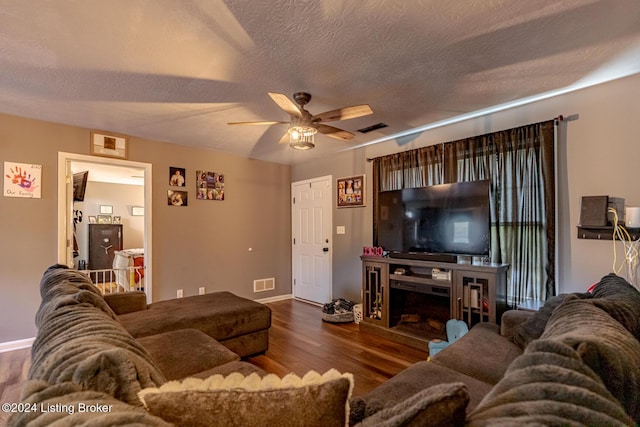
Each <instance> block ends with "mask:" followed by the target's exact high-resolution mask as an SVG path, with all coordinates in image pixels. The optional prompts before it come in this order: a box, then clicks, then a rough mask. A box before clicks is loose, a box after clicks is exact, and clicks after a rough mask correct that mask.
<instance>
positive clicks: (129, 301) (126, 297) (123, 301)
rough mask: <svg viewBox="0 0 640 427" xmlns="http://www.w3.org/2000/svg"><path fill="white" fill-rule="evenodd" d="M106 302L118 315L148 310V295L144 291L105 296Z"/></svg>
mask: <svg viewBox="0 0 640 427" xmlns="http://www.w3.org/2000/svg"><path fill="white" fill-rule="evenodd" d="M104 300H105V301H106V302H107V304H109V307H111V309H112V310H113V312H114V313H116V314H117V315H120V314H127V313H132V312H134V311H140V310H146V309H147V295H146V294H145V293H144V292H142V291H131V292H120V293H115V294H105V295H104Z"/></svg>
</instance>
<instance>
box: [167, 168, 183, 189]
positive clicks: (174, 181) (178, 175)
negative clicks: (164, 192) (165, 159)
mask: <svg viewBox="0 0 640 427" xmlns="http://www.w3.org/2000/svg"><path fill="white" fill-rule="evenodd" d="M185 172H186V170H185V168H174V167H173V166H172V167H170V168H169V185H170V186H172V187H184V186H185V184H186V183H185V179H186V178H185Z"/></svg>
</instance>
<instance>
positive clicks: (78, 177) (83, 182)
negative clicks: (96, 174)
mask: <svg viewBox="0 0 640 427" xmlns="http://www.w3.org/2000/svg"><path fill="white" fill-rule="evenodd" d="M88 177H89V171H85V172H78V173H74V174H73V201H74V202H82V201H84V193H85V192H86V191H87V178H88Z"/></svg>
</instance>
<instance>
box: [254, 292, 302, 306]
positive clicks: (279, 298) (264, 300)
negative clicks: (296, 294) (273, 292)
mask: <svg viewBox="0 0 640 427" xmlns="http://www.w3.org/2000/svg"><path fill="white" fill-rule="evenodd" d="M292 298H293V295H291V294H287V295H278V296H275V297H269V298H262V299H256V300H254V301H255V302H259V303H260V304H267V303H270V302H276V301H284V300H286V299H292Z"/></svg>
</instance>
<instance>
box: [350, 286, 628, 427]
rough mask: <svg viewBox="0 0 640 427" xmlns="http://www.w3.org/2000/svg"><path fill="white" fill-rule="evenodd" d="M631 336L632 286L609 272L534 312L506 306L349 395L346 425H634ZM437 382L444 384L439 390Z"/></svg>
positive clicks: (555, 298) (554, 298)
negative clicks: (492, 318)
mask: <svg viewBox="0 0 640 427" xmlns="http://www.w3.org/2000/svg"><path fill="white" fill-rule="evenodd" d="M639 338H640V292H638V290H636V289H635V288H633V287H632V286H631V285H629V284H628V283H627V282H626V281H624V279H622V278H620V277H618V276H615V275H613V274H611V275H608V276H605V277H603V278H602V279H601V280H600V282H599V283H598V285H597V286H596V287H595V289H594V290H593V292H592V293H575V294H563V295H559V296H557V297H553V298H551V299H549V300H548V301H547V302H546V303H545V305H544V307H543V308H542V309H541V310H540V311H539V312H536V313H534V312H528V311H519V310H510V311H507V312H505V313H504V315H503V317H502V323H501V326H496V325H491V324H486V323H482V324H478V325H475V326H474V327H473V328H471V330H470V331H469V332H468V333H467V334H466V335H464V336H463V337H462V338H460V339H458V340H457V341H456V342H454V343H453V344H452V345H450V346H448V347H447V348H445V349H444V350H442V351H440V352H438V353H437V354H436V355H435V356H434V357H433V358H431V360H429V361H422V362H418V363H416V364H414V365H412V366H410V367H409V368H407V369H406V370H404V371H402V372H400V373H399V374H398V375H396V376H395V377H393V378H391V379H390V380H388V381H386V382H385V383H383V384H382V385H380V386H378V387H377V388H376V389H374V390H372V391H370V392H369V393H367V394H365V395H362V396H355V397H353V398H352V399H351V402H350V404H351V414H350V424H351V425H356V424H357V425H358V426H363V427H365V426H376V427H380V426H399V425H403V426H405V425H407V426H409V425H412V426H422V425H463V424H464V425H467V426H495V425H501V426H502V425H505V426H506V425H509V426H511V425H514V426H515V425H527V424H529V425H607V426H611V425H638V423H640V341H639ZM443 384H449V385H451V386H452V387H451V388H450V390H449V391H448V392H447V393H444V394H443V392H442V385H443ZM456 386H457V387H456ZM461 392H462V393H463V394H464V395H465V397H464V399H461V398H460V393H461ZM416 397H418V399H416ZM434 402H435V403H434ZM435 420H437V422H436V421H435Z"/></svg>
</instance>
